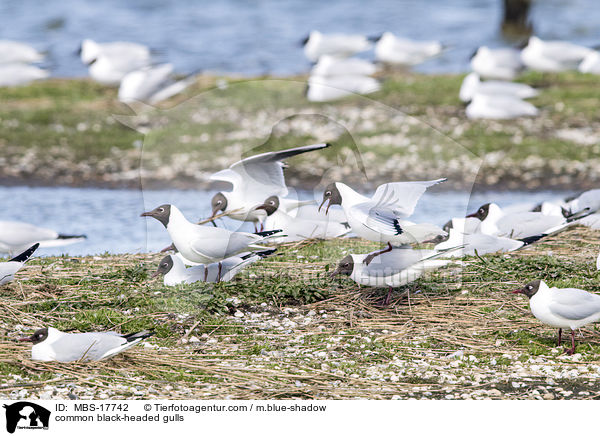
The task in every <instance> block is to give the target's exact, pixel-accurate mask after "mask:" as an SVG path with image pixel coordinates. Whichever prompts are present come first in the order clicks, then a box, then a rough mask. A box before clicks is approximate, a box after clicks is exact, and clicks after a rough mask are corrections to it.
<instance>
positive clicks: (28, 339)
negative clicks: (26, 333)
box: [18, 338, 33, 342]
mask: <svg viewBox="0 0 600 436" xmlns="http://www.w3.org/2000/svg"><path fill="white" fill-rule="evenodd" d="M18 341H19V342H33V341H32V340H31V338H19V339H18Z"/></svg>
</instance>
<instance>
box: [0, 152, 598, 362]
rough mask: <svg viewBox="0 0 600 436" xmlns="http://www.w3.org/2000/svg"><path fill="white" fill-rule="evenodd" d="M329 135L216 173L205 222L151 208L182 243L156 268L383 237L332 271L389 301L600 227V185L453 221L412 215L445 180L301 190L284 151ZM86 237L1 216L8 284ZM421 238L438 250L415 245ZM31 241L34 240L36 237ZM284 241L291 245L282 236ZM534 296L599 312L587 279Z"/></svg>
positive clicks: (173, 272) (83, 349) (175, 281)
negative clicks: (222, 187) (50, 251)
mask: <svg viewBox="0 0 600 436" xmlns="http://www.w3.org/2000/svg"><path fill="white" fill-rule="evenodd" d="M329 146H330V145H329V144H314V145H308V146H303V147H297V148H292V149H288V150H281V151H275V152H267V153H262V154H258V155H254V156H250V157H247V158H245V159H243V160H241V161H239V162H236V163H234V164H233V165H231V166H230V167H229V168H227V169H224V170H222V171H219V172H217V173H215V174H213V175H212V177H211V179H212V180H219V181H225V182H228V183H229V184H231V186H232V190H231V191H222V192H219V193H217V194H215V195H214V197H213V198H212V200H211V211H212V214H211V218H210V219H208V220H205V222H203V223H200V224H197V223H194V222H192V221H190V220H188V219H187V218H186V217H185V216H184V215H183V213H182V212H181V211H180V210H179V209H178V208H177V206H176V205H174V204H162V205H159V206H157V207H156V208H154V209H153V210H151V211H148V212H144V213H143V214H142V216H143V217H151V218H153V219H155V220H157V221H158V222H159V223H160V224H162V226H164V228H165V229H166V231H167V232H168V234H169V236H170V238H171V241H172V245H171V246H169V247H166V248H165V249H164V250H163V251H169V250H171V251H173V254H169V255H167V256H165V257H164V258H163V259H162V260H161V261H160V262H159V264H158V267H157V269H156V272H155V274H154V276H158V275H161V276H163V281H164V284H165V285H167V286H174V285H179V284H181V283H195V282H211V283H218V282H224V281H229V280H231V279H233V277H234V276H235V275H236V274H237V273H239V272H240V271H241V270H242V269H243V268H245V267H246V266H248V265H250V264H253V263H255V262H258V261H260V260H261V259H263V258H265V257H268V256H271V255H273V254H274V253H275V252H276V250H277V249H281V248H282V247H274V244H280V243H282V242H288V241H300V240H304V239H313V238H318V239H332V238H339V237H344V236H354V237H360V238H363V239H366V240H368V241H372V242H376V243H378V244H381V246H382V248H381V249H379V250H376V251H373V252H370V253H353V254H349V255H347V256H346V257H344V258H343V259H341V260H339V262H338V265H337V267H336V268H335V270H334V271H332V272H331V273H330V274H329V276H330V277H331V278H333V277H335V276H338V275H343V276H347V277H349V278H350V279H351V280H353V281H354V282H356V283H358V284H359V285H362V286H370V287H387V288H388V294H387V296H386V297H385V301H384V302H383V304H384V305H389V304H390V303H391V296H392V292H393V289H394V288H397V287H400V286H404V285H406V284H408V283H410V282H412V281H414V280H416V279H417V278H419V277H421V276H422V275H423V274H424V273H425V272H427V271H431V270H434V269H438V268H442V267H445V266H447V265H450V264H452V263H460V258H461V257H463V256H466V255H482V254H486V253H494V252H511V251H515V250H518V249H520V248H522V247H525V246H527V245H530V244H533V243H535V242H537V241H539V240H541V239H543V238H545V237H547V236H549V235H555V234H557V233H559V232H560V231H562V230H564V229H566V228H568V227H569V226H571V225H574V224H576V223H579V224H584V225H588V226H590V227H594V228H597V226H598V224H600V213H598V212H597V211H598V210H600V189H595V190H590V191H586V192H584V193H582V194H581V195H578V196H575V197H573V198H568V199H565V200H561V201H546V202H543V203H541V204H538V205H516V206H512V207H510V208H504V209H502V208H500V207H499V206H498V205H496V204H495V203H487V204H484V205H482V206H481V207H479V208H478V209H477V211H475V212H474V213H472V214H470V215H468V216H466V217H455V218H452V219H451V220H450V221H448V223H447V224H446V225H444V226H443V228H441V227H438V226H437V225H435V224H431V223H428V222H414V221H411V220H410V218H411V216H412V215H413V213H414V211H415V207H416V206H417V203H418V201H419V199H420V198H421V197H422V196H423V194H425V193H426V191H427V189H429V188H431V187H433V186H436V185H438V184H441V183H443V182H444V181H445V179H437V180H430V181H410V182H393V183H385V184H383V185H381V186H379V187H378V188H377V189H376V190H375V192H374V193H372V194H369V195H364V194H361V193H359V192H357V191H356V190H354V189H353V188H352V187H350V186H348V185H346V184H344V183H342V182H332V183H330V184H328V185H327V186H326V187H325V188H324V190H323V194H322V199H321V203H320V204H318V203H317V202H316V201H305V200H300V199H298V197H297V196H296V195H295V191H294V190H293V189H291V188H288V187H287V185H286V182H285V178H284V172H283V168H284V163H283V160H284V159H289V158H292V157H294V156H297V155H300V154H304V153H309V152H310V153H316V152H318V151H319V150H323V149H325V148H327V147H329ZM222 217H228V218H230V219H233V220H237V221H244V222H251V223H253V224H254V226H255V229H254V230H255V231H254V232H242V231H232V230H228V229H225V228H222V227H218V226H217V225H216V224H215V220H216V219H218V218H222ZM83 238H84V236H83V235H81V236H76V235H60V234H58V233H56V232H54V231H51V230H48V229H40V228H37V227H34V226H31V225H29V224H26V223H20V222H7V221H4V222H0V251H2V252H8V253H16V252H18V251H20V250H22V249H23V247H25V246H27V248H26V249H25V250H24V251H23V252H22V253H19V254H18V255H17V256H16V257H14V258H12V259H11V260H9V261H7V262H3V263H0V285H4V284H6V283H8V282H10V281H11V280H12V279H14V275H15V273H17V272H18V270H19V269H20V268H22V267H23V265H24V264H25V262H27V260H28V259H29V258H31V256H32V254H33V253H34V252H35V250H36V249H37V248H38V247H40V246H52V245H60V244H67V243H73V242H79V241H81V240H82V239H83ZM423 243H432V244H434V246H433V248H430V249H423V248H414V247H413V246H414V245H420V244H423ZM29 244H30V246H28V245H29ZM283 249H285V246H283ZM515 292H517V293H522V294H524V295H526V296H528V297H529V299H530V306H531V310H532V313H533V314H534V315H535V316H536V317H537V318H538V319H540V320H541V321H542V322H544V323H546V324H549V325H551V326H554V327H557V328H559V341H560V335H561V333H562V329H563V328H570V329H571V330H572V336H571V340H572V346H571V348H570V349H569V350H568V352H569V353H573V352H574V349H575V348H574V347H575V343H574V332H575V329H577V328H578V327H581V326H582V325H585V324H588V323H591V322H594V321H597V320H599V319H600V296H598V295H595V294H591V293H589V292H586V291H584V290H581V289H557V288H549V287H548V286H547V285H546V284H545V283H544V282H543V281H539V280H536V281H534V282H531V283H529V284H527V285H525V286H524V287H523V288H521V289H519V290H517V291H515ZM151 334H152V332H150V331H142V332H138V333H133V334H130V335H118V334H116V333H114V332H93V333H63V332H60V331H59V330H57V329H54V328H52V327H46V328H43V329H40V330H38V331H36V332H35V333H34V334H33V335H31V336H30V337H26V338H22V340H24V341H29V342H32V343H33V344H34V345H33V348H32V358H33V359H36V360H46V361H48V360H58V361H74V360H98V359H103V358H106V357H109V356H112V355H114V354H116V353H118V352H120V351H123V350H125V349H127V348H129V347H130V346H132V345H135V344H136V343H138V342H139V341H141V340H143V339H144V338H146V337H149V336H150V335H151Z"/></svg>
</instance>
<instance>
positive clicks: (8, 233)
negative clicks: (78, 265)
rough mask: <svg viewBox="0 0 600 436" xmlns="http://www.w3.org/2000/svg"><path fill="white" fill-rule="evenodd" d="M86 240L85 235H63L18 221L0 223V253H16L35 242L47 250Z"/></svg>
mask: <svg viewBox="0 0 600 436" xmlns="http://www.w3.org/2000/svg"><path fill="white" fill-rule="evenodd" d="M86 238H87V237H86V236H85V235H63V234H60V233H58V232H56V231H54V230H51V229H46V228H43V227H37V226H34V225H32V224H28V223H23V222H20V221H0V253H9V254H14V253H18V252H21V251H24V250H26V249H27V248H29V247H31V245H33V244H35V243H36V242H38V243H39V244H40V247H41V248H48V247H60V246H63V245H70V244H74V243H76V242H81V241H84V240H85V239H86Z"/></svg>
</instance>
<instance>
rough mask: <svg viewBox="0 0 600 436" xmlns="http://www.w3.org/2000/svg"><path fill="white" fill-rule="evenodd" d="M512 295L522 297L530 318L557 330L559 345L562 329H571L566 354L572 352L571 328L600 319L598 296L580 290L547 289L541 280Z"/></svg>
mask: <svg viewBox="0 0 600 436" xmlns="http://www.w3.org/2000/svg"><path fill="white" fill-rule="evenodd" d="M513 293H515V294H523V295H526V296H527V297H528V298H529V307H530V308H531V313H533V316H535V317H536V318H537V319H539V320H540V321H542V322H543V323H544V324H548V325H550V326H552V327H557V328H558V345H559V346H560V340H561V334H562V329H563V328H570V329H571V348H570V349H568V350H567V353H569V354H573V353H574V352H575V329H578V328H580V327H583V326H584V325H587V324H590V323H593V322H596V321H598V320H600V295H597V294H592V293H590V292H587V291H584V290H583V289H577V288H549V287H548V285H546V283H544V281H543V280H534V281H532V282H529V283H527V284H526V285H525V286H523V287H522V288H520V289H517V290H515V291H513Z"/></svg>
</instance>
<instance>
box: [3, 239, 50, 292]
mask: <svg viewBox="0 0 600 436" xmlns="http://www.w3.org/2000/svg"><path fill="white" fill-rule="evenodd" d="M39 246H40V244H34V245H32V246H31V247H29V248H28V249H27V250H25V251H24V252H23V253H21V254H19V255H18V256H16V257H13V258H12V259H10V260H9V261H8V262H2V263H0V286H2V285H5V284H6V283H8V282H11V281H12V280H13V279H14V278H15V273H16V272H17V271H19V270H20V269H21V268H22V267H23V265H25V262H27V261H28V260H29V258H30V257H31V256H32V255H33V252H34V251H35V250H37V248H38V247H39Z"/></svg>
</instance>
